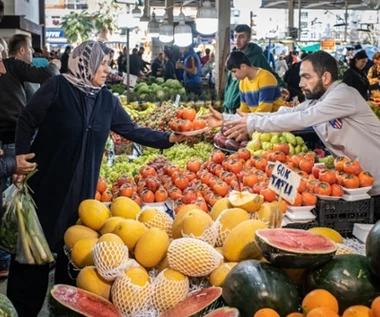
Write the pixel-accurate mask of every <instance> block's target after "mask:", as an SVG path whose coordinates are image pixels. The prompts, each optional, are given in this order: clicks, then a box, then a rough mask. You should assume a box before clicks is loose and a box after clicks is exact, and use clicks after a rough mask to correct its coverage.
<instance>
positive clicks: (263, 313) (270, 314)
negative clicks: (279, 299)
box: [253, 308, 280, 317]
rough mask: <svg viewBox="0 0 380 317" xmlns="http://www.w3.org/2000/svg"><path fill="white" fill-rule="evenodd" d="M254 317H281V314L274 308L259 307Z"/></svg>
mask: <svg viewBox="0 0 380 317" xmlns="http://www.w3.org/2000/svg"><path fill="white" fill-rule="evenodd" d="M253 317H280V315H279V314H278V313H277V312H276V311H275V310H273V309H272V308H262V309H259V310H258V311H257V312H256V313H255V314H254V315H253Z"/></svg>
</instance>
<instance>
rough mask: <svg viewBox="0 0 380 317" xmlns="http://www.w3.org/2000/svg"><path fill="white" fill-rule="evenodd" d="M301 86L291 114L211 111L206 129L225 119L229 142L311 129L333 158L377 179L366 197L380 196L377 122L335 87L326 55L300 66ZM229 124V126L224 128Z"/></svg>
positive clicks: (334, 70)
mask: <svg viewBox="0 0 380 317" xmlns="http://www.w3.org/2000/svg"><path fill="white" fill-rule="evenodd" d="M300 75H301V81H300V86H301V88H302V90H303V92H304V93H305V95H306V98H307V100H306V101H305V102H303V103H301V104H300V105H298V106H297V107H295V108H289V107H281V108H280V110H279V111H278V112H277V113H274V114H271V115H268V116H256V115H254V114H252V115H246V116H241V117H240V116H239V115H222V114H220V113H218V112H217V111H215V110H214V109H212V108H211V110H212V115H210V116H209V117H208V125H209V126H211V127H216V126H220V125H221V123H222V121H223V119H224V120H225V121H224V123H223V124H224V126H226V127H228V128H229V129H228V130H227V131H226V132H225V135H227V136H228V137H229V138H234V139H237V140H240V139H242V138H243V137H246V135H247V134H248V133H252V132H254V131H261V132H281V131H295V130H301V129H304V128H306V127H310V126H312V127H313V129H314V130H315V132H316V133H317V135H318V136H319V138H320V139H321V141H322V142H323V143H324V144H325V146H326V148H327V149H328V151H329V152H330V153H331V154H332V155H334V156H346V157H349V158H350V159H352V160H358V161H359V162H360V165H361V167H362V168H363V169H364V170H367V171H369V172H370V173H371V174H372V175H373V176H374V178H375V183H374V186H373V188H372V189H371V190H370V191H369V194H370V195H380V168H379V163H378V161H377V160H376V159H374V158H377V157H380V121H379V119H378V118H377V117H376V115H375V114H374V113H373V111H372V110H371V108H370V107H368V104H367V102H366V101H365V100H364V99H363V98H362V96H361V95H360V94H359V92H358V91H357V90H356V89H354V88H352V87H349V86H347V85H346V84H345V83H342V82H339V81H338V66H337V62H336V60H335V58H334V57H333V56H331V55H330V54H329V53H327V52H324V51H318V52H315V53H313V54H310V55H308V56H306V57H305V58H304V59H303V61H302V64H301V70H300ZM228 121H230V122H228Z"/></svg>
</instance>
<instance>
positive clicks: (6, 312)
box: [0, 294, 18, 317]
mask: <svg viewBox="0 0 380 317" xmlns="http://www.w3.org/2000/svg"><path fill="white" fill-rule="evenodd" d="M0 316H1V317H17V316H18V315H17V312H16V309H15V308H14V306H13V304H12V302H11V301H10V300H9V298H8V297H6V296H5V295H3V294H0Z"/></svg>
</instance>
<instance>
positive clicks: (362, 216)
mask: <svg viewBox="0 0 380 317" xmlns="http://www.w3.org/2000/svg"><path fill="white" fill-rule="evenodd" d="M314 212H315V213H316V215H317V221H318V223H319V225H320V226H321V227H328V228H332V229H335V230H336V231H338V232H339V233H340V234H341V235H342V236H344V237H350V236H352V231H353V229H354V223H373V222H374V199H365V200H358V201H345V200H336V201H331V200H318V202H317V207H316V210H315V211H314Z"/></svg>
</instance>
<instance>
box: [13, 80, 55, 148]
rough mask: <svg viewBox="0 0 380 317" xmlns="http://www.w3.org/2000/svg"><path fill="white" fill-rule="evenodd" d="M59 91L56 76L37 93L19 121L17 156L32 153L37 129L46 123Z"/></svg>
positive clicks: (17, 128)
mask: <svg viewBox="0 0 380 317" xmlns="http://www.w3.org/2000/svg"><path fill="white" fill-rule="evenodd" d="M57 90H58V77H57V76H54V77H52V78H51V79H50V80H48V81H47V82H46V83H45V84H43V85H42V86H41V88H40V89H38V90H37V91H36V93H35V94H34V95H33V97H32V99H31V100H30V101H29V103H28V104H27V105H26V107H25V108H24V110H23V111H22V113H21V115H20V117H19V118H18V121H17V127H16V155H19V154H27V153H29V152H30V144H31V141H32V137H33V135H34V134H35V132H36V129H37V128H38V127H39V126H40V125H41V124H42V122H43V121H44V119H45V117H46V114H47V112H48V110H49V108H50V106H51V105H52V103H53V101H54V99H55V97H56V94H57Z"/></svg>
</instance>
